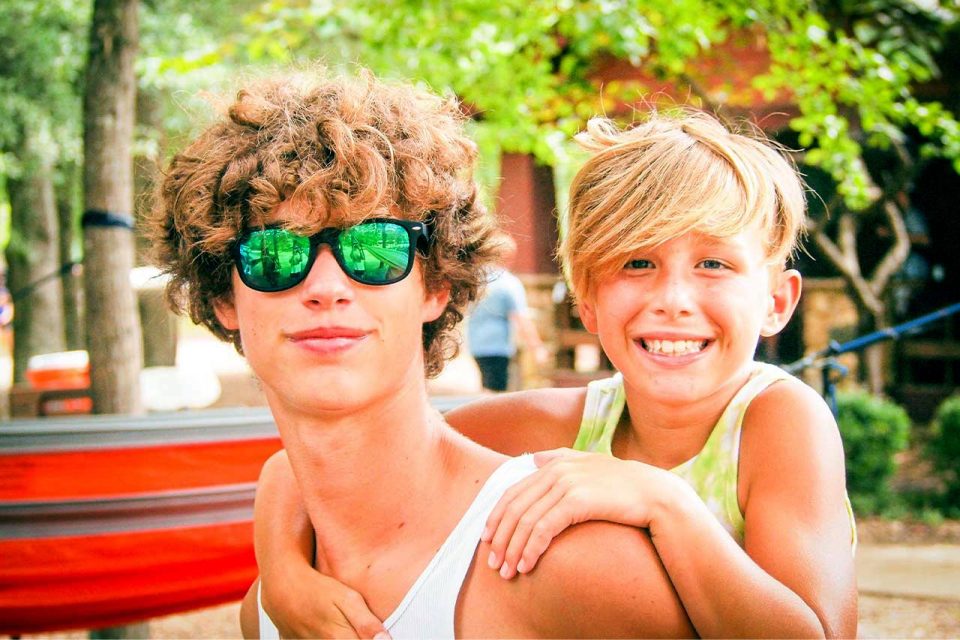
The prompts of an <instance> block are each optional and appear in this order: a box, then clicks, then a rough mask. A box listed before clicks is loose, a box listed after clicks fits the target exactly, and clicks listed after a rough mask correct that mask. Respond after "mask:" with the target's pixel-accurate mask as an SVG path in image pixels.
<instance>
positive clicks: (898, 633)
mask: <svg viewBox="0 0 960 640" xmlns="http://www.w3.org/2000/svg"><path fill="white" fill-rule="evenodd" d="M239 609H240V605H239V604H228V605H223V606H220V607H213V608H210V609H203V610H201V611H195V612H193V613H189V614H183V615H175V616H167V617H165V618H157V619H155V620H152V621H151V622H150V637H151V638H240V637H241V636H240V625H239V624H238V622H237V615H238V611H239ZM859 636H860V637H861V638H878V639H879V638H957V637H960V602H948V601H930V600H919V599H913V598H896V597H884V596H861V597H860V632H859ZM23 637H24V638H37V639H40V638H45V639H46V638H63V639H64V640H68V639H69V640H81V639H85V638H86V637H87V636H86V634H85V633H83V632H79V631H78V632H70V633H61V634H50V635H31V636H23Z"/></svg>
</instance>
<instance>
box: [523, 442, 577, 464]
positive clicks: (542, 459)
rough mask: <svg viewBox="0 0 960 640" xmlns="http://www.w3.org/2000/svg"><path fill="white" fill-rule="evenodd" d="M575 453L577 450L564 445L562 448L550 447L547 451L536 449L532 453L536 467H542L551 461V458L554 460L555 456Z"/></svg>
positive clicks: (562, 456)
mask: <svg viewBox="0 0 960 640" xmlns="http://www.w3.org/2000/svg"><path fill="white" fill-rule="evenodd" d="M577 453H579V452H578V451H574V450H573V449H569V448H566V447H565V448H562V449H550V450H548V451H538V452H536V453H535V454H533V463H534V464H535V465H537V466H538V467H542V466H544V465H546V464H547V463H549V462H552V461H553V460H556V459H557V458H565V457H567V456H570V455H575V454H577Z"/></svg>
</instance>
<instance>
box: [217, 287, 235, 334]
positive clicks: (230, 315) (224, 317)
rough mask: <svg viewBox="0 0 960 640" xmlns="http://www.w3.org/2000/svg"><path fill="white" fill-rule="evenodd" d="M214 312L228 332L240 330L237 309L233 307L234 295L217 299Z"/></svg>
mask: <svg viewBox="0 0 960 640" xmlns="http://www.w3.org/2000/svg"><path fill="white" fill-rule="evenodd" d="M213 312H214V314H216V316H217V320H219V321H220V324H222V325H223V328H224V329H226V330H227V331H236V330H238V329H239V328H240V321H239V320H238V319H237V308H236V307H235V306H234V305H233V295H232V294H228V295H226V296H224V297H222V298H217V300H216V301H214V303H213Z"/></svg>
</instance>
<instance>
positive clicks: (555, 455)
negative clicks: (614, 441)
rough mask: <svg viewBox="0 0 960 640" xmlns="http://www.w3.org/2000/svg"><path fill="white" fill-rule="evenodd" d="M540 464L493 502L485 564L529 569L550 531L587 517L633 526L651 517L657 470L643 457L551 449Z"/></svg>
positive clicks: (510, 572) (509, 572) (508, 572)
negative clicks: (621, 457)
mask: <svg viewBox="0 0 960 640" xmlns="http://www.w3.org/2000/svg"><path fill="white" fill-rule="evenodd" d="M534 462H536V464H537V466H538V467H540V470H539V471H537V472H536V473H534V474H533V475H531V476H529V477H527V478H525V479H524V480H522V481H521V482H519V483H517V484H516V485H514V486H513V487H511V488H510V489H509V490H508V491H507V492H506V493H504V495H503V497H502V498H501V499H500V502H498V503H497V505H496V506H495V507H494V508H493V511H492V512H491V513H490V517H489V518H488V519H487V525H486V527H485V529H484V531H483V535H482V536H481V540H483V541H484V542H489V543H490V548H491V551H490V556H489V559H488V565H489V566H490V568H491V569H498V570H499V571H500V575H501V576H503V577H504V578H508V579H509V578H512V577H513V576H514V575H516V574H517V573H518V572H519V573H527V572H528V571H530V570H532V569H533V568H534V566H536V564H537V561H538V560H539V558H540V556H541V555H543V552H544V551H546V549H547V547H548V546H549V545H550V542H551V541H552V540H553V538H554V537H556V536H557V535H559V534H560V532H561V531H563V530H564V529H566V528H567V527H569V526H571V525H574V524H577V523H580V522H585V521H587V520H608V521H610V522H617V523H620V524H626V525H631V526H635V527H646V526H648V525H649V522H650V504H651V501H650V499H649V495H645V494H648V492H647V491H642V492H641V491H639V490H638V489H639V488H644V489H646V488H652V487H651V486H650V483H651V482H654V478H655V476H656V475H657V474H659V473H663V472H662V470H660V469H656V468H654V467H651V466H649V465H646V464H643V463H641V462H636V461H629V460H618V459H617V458H614V457H612V456H608V455H604V454H599V453H584V452H581V451H574V450H573V449H555V450H552V451H543V452H540V453H537V454H535V455H534Z"/></svg>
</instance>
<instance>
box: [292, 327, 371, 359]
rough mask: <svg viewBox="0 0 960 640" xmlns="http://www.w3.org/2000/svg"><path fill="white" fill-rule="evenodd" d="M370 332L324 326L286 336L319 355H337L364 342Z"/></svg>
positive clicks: (353, 328)
mask: <svg viewBox="0 0 960 640" xmlns="http://www.w3.org/2000/svg"><path fill="white" fill-rule="evenodd" d="M370 333H371V332H370V331H367V330H365V329H358V328H356V327H343V326H331V327H327V326H323V327H313V328H311V329H306V330H304V331H294V332H292V333H287V334H285V337H286V338H287V340H289V341H290V342H292V343H293V344H295V345H296V346H298V347H301V348H303V349H306V350H308V351H312V352H314V353H318V354H324V355H329V354H336V353H340V352H343V351H346V350H348V349H351V348H353V347H355V346H356V345H358V344H360V343H361V342H363V341H364V340H365V339H366V338H367V336H369V335H370Z"/></svg>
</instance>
